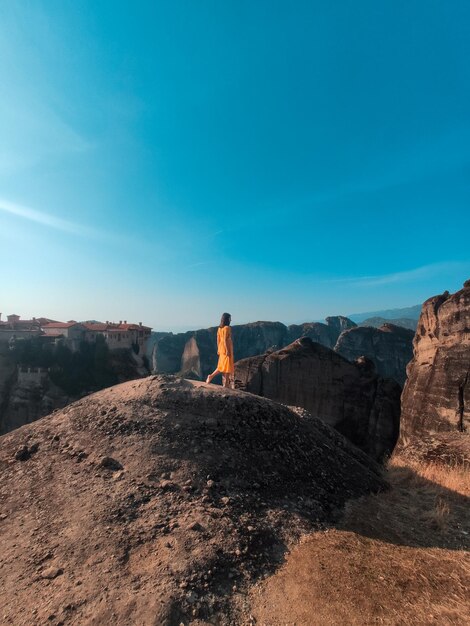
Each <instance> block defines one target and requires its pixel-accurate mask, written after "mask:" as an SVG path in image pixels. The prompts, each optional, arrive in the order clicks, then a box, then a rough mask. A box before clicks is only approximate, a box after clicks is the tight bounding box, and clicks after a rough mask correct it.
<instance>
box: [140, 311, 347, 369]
mask: <svg viewBox="0 0 470 626" xmlns="http://www.w3.org/2000/svg"><path fill="white" fill-rule="evenodd" d="M353 327H355V324H354V322H351V320H349V319H348V318H346V317H342V316H336V317H328V318H326V324H322V323H320V322H308V323H305V324H292V325H291V326H285V325H284V324H281V323H280V322H253V323H251V324H241V325H238V326H233V327H232V334H233V341H234V350H235V360H239V359H244V358H247V357H250V356H254V355H257V354H263V353H264V352H266V351H267V350H279V349H280V348H282V347H284V346H286V345H288V344H290V343H292V342H293V341H295V340H296V339H298V338H299V337H310V338H311V339H312V340H313V341H316V342H318V343H321V344H322V345H324V346H328V347H329V348H333V347H334V345H335V344H336V341H337V339H338V337H339V335H340V334H341V332H342V331H343V330H346V329H349V328H353ZM152 339H153V342H150V344H149V345H150V348H149V350H150V352H149V359H150V362H151V366H152V369H153V371H154V372H156V373H157V372H158V373H166V374H175V373H181V374H183V375H184V376H189V377H195V378H200V379H204V378H205V377H206V376H207V374H209V373H210V372H212V371H213V370H214V369H215V367H216V365H217V328H216V327H213V328H207V329H201V330H196V331H189V332H186V333H178V334H175V335H173V334H172V333H159V334H157V333H155V334H154V336H153V337H152Z"/></svg>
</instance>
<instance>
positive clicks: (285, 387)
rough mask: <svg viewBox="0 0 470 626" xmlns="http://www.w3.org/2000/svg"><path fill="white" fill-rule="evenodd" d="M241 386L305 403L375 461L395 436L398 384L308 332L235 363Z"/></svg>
mask: <svg viewBox="0 0 470 626" xmlns="http://www.w3.org/2000/svg"><path fill="white" fill-rule="evenodd" d="M235 384H236V386H237V387H238V388H239V389H243V390H245V391H249V392H251V393H255V394H257V395H260V396H264V397H266V398H271V399H272V400H276V401H278V402H281V403H282V404H287V405H291V406H299V407H303V408H304V409H306V410H307V411H309V412H310V413H311V414H312V415H313V416H314V417H317V418H319V419H321V420H322V421H324V422H325V423H326V424H328V425H329V426H333V427H334V428H335V429H336V430H338V431H339V432H340V433H341V434H343V435H344V436H345V437H347V438H348V439H349V440H350V441H352V442H353V443H354V444H355V445H357V446H358V447H359V448H361V449H362V450H363V451H364V452H366V453H368V454H369V455H370V456H372V457H373V458H374V459H376V460H382V459H383V458H384V457H386V456H388V455H390V454H391V452H392V450H393V448H394V446H395V444H396V441H397V439H398V432H399V423H400V392H401V389H400V386H399V385H398V383H396V382H395V381H393V380H390V379H383V378H380V377H379V376H377V374H376V372H375V368H374V364H373V363H372V362H371V361H370V360H368V359H366V358H364V357H361V358H360V359H358V360H357V361H356V362H354V363H351V362H349V361H347V360H346V359H345V358H343V357H342V356H340V355H339V354H337V353H336V352H334V351H333V350H331V349H330V348H327V347H325V346H321V345H320V344H318V343H315V342H313V341H311V340H310V339H309V338H308V337H303V338H301V339H298V340H297V341H295V342H294V343H292V344H291V345H290V346H287V347H286V348H283V349H282V350H279V351H277V352H271V353H269V354H263V355H260V356H256V357H252V358H248V359H243V360H241V361H238V362H237V363H236V364H235Z"/></svg>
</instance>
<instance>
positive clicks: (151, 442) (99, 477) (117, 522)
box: [0, 355, 385, 626]
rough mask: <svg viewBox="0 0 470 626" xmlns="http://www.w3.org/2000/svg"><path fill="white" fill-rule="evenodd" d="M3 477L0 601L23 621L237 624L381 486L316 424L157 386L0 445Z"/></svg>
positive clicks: (47, 422)
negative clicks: (347, 510) (289, 559)
mask: <svg viewBox="0 0 470 626" xmlns="http://www.w3.org/2000/svg"><path fill="white" fill-rule="evenodd" d="M335 356H336V355H335ZM336 358H337V359H340V357H338V356H336ZM0 468H1V472H2V480H1V481H0V513H1V514H0V542H1V546H2V555H1V556H2V562H1V567H0V602H1V605H2V616H4V619H6V620H7V621H6V623H10V624H18V625H20V624H33V623H34V624H49V623H50V624H55V625H57V624H59V623H64V624H66V623H70V624H113V625H115V626H124V625H125V626H127V625H128V624H159V625H162V626H164V625H166V626H170V625H173V624H180V623H184V624H187V623H189V622H193V623H195V624H196V623H200V624H202V623H211V624H214V623H217V624H237V623H244V621H243V622H242V620H240V619H239V615H237V614H236V612H234V611H235V610H236V606H237V604H236V603H237V598H239V599H240V600H239V602H240V605H241V604H242V602H244V599H245V598H246V589H247V587H248V586H249V585H251V584H252V583H253V582H255V581H256V580H257V579H258V578H259V577H260V576H261V575H266V573H268V572H269V571H273V569H274V568H275V567H277V565H278V564H280V563H281V562H282V558H283V554H284V553H285V551H286V550H287V549H288V548H289V547H290V545H292V543H293V542H294V541H298V539H299V537H300V536H301V535H302V534H304V533H308V532H310V531H312V530H313V529H318V528H321V527H322V525H324V524H325V523H330V521H331V520H332V518H333V517H334V516H335V515H337V513H336V511H337V510H338V507H342V506H343V505H344V503H345V502H346V500H348V499H349V498H353V497H357V496H360V495H362V494H365V493H368V492H371V491H377V490H380V489H382V488H384V486H385V485H384V481H383V479H382V478H381V476H380V471H379V468H378V466H377V465H376V464H375V463H374V462H373V461H372V460H371V459H370V458H368V457H367V456H366V455H365V454H363V453H362V452H361V451H360V450H358V449H357V448H355V447H354V446H351V444H349V443H348V441H347V440H346V439H344V438H343V437H342V436H341V435H340V434H339V433H336V432H335V431H334V430H333V429H330V428H329V427H327V426H326V425H324V424H323V423H322V422H320V421H319V420H316V419H314V418H312V417H301V416H299V415H298V414H296V413H294V412H293V411H290V410H289V409H288V408H286V407H283V406H281V405H279V404H277V403H274V402H271V401H270V400H267V399H264V398H257V397H255V396H253V395H250V394H245V393H242V392H239V391H232V390H225V389H222V388H221V387H218V386H215V385H210V386H208V385H205V384H204V383H192V382H189V381H183V380H179V379H174V378H172V377H168V376H165V377H148V378H146V379H141V380H136V381H132V382H128V383H124V384H123V385H119V386H116V387H112V388H109V389H106V390H104V391H101V392H98V393H96V394H94V395H92V396H87V397H86V398H83V399H82V400H80V401H79V402H76V403H74V404H72V405H70V406H68V407H67V408H66V409H64V410H61V411H57V412H55V413H53V414H52V415H50V416H48V417H45V418H43V419H41V420H38V421H37V422H35V423H33V424H30V425H27V426H24V427H23V428H21V429H17V430H15V431H13V432H12V433H9V434H7V435H4V436H3V437H1V438H0ZM5 616H6V617H5Z"/></svg>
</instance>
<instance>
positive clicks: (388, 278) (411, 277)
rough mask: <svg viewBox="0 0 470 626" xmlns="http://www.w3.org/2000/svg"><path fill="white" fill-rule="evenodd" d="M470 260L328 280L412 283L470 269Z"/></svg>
mask: <svg viewBox="0 0 470 626" xmlns="http://www.w3.org/2000/svg"><path fill="white" fill-rule="evenodd" d="M469 269H470V262H458V261H445V262H442V263H431V264H430V265H423V266H422V267H417V268H414V269H411V270H405V271H403V272H394V273H392V274H381V275H378V276H356V277H349V278H335V279H331V280H329V281H328V282H337V283H345V284H348V285H350V286H352V287H378V286H381V285H391V284H402V283H412V282H415V281H418V280H424V279H427V278H431V277H433V276H436V275H437V274H443V273H446V272H455V271H458V272H462V273H463V272H465V271H469Z"/></svg>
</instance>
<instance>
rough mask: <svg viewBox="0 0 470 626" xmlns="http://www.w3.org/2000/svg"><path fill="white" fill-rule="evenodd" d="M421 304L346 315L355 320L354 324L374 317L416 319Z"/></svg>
mask: <svg viewBox="0 0 470 626" xmlns="http://www.w3.org/2000/svg"><path fill="white" fill-rule="evenodd" d="M421 306H422V305H421V304H415V305H414V306H409V307H405V308H403V309H385V310H382V311H368V312H367V313H353V314H352V315H346V317H348V318H349V319H350V320H352V321H353V322H356V324H360V323H361V322H363V321H364V320H367V319H369V318H376V317H380V318H383V319H385V320H398V319H401V320H409V319H412V320H418V319H419V315H420V313H421Z"/></svg>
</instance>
